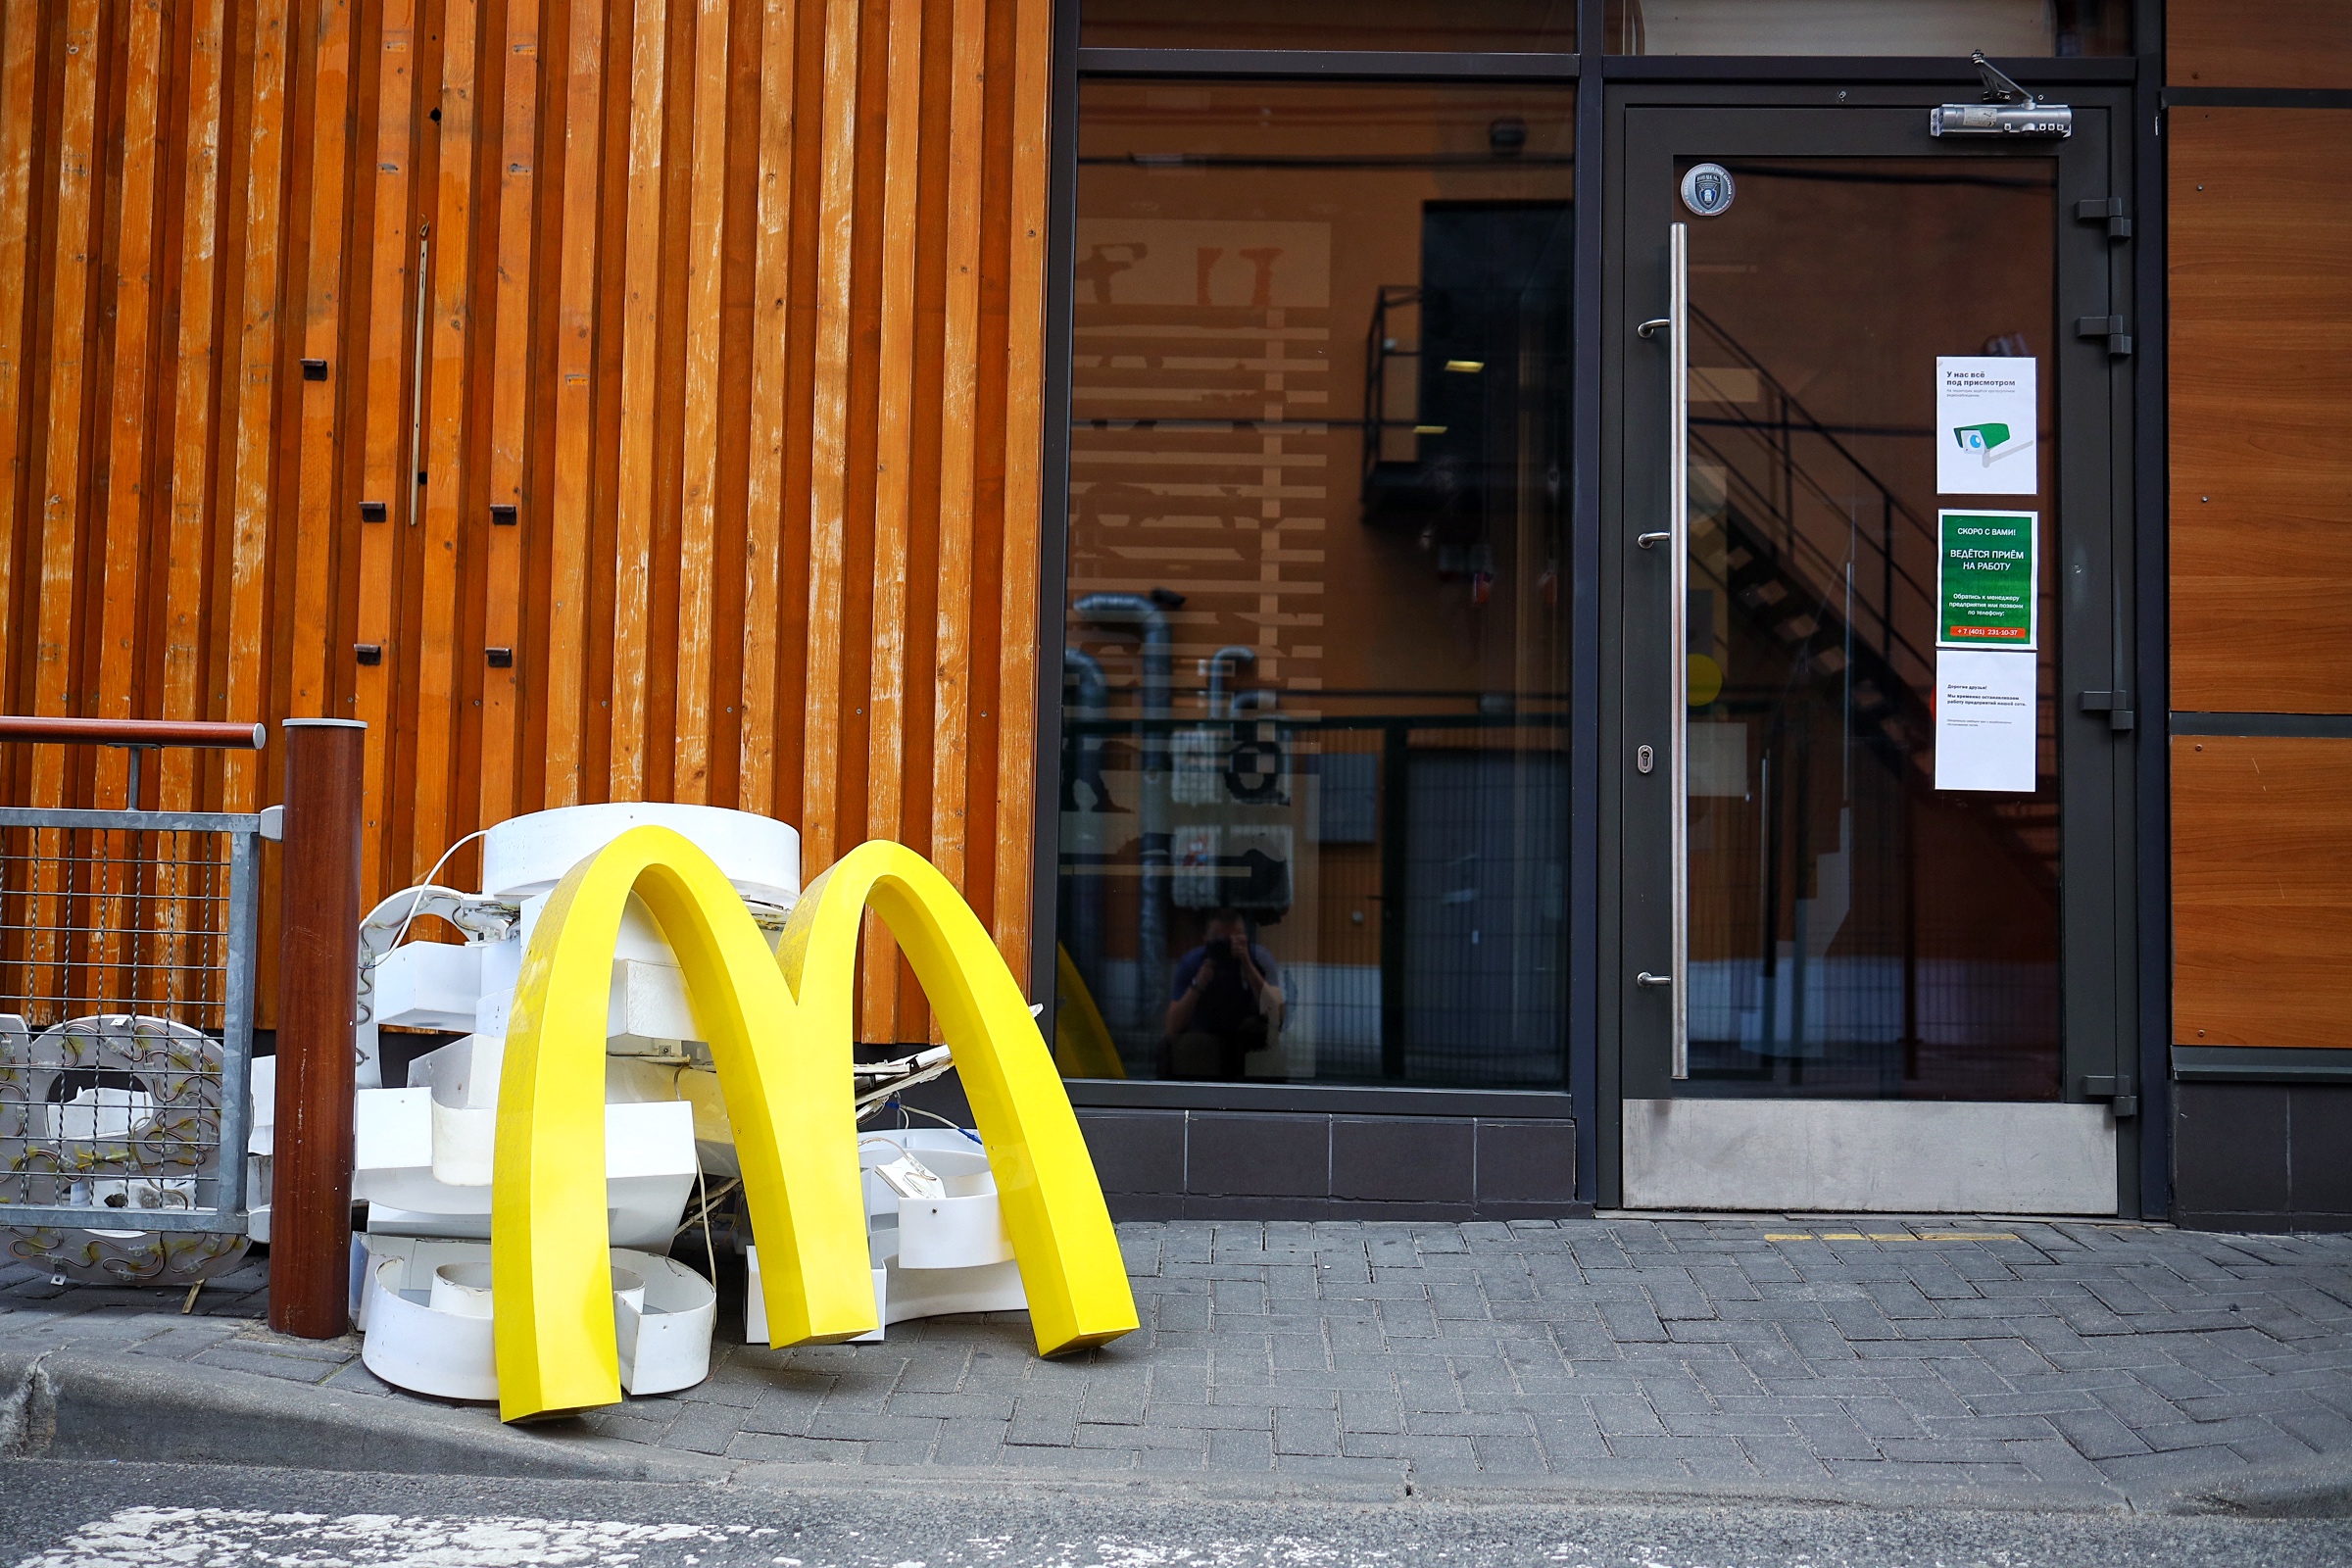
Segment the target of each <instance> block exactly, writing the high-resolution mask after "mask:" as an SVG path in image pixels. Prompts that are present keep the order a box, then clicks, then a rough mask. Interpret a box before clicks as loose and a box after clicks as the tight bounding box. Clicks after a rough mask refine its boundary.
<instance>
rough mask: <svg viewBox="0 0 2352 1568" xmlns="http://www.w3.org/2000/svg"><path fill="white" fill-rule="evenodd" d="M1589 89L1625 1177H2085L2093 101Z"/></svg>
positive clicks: (2096, 651)
mask: <svg viewBox="0 0 2352 1568" xmlns="http://www.w3.org/2000/svg"><path fill="white" fill-rule="evenodd" d="M1626 124H1627V135H1626V138H1625V144H1624V145H1625V163H1624V195H1623V209H1622V216H1623V227H1622V231H1621V232H1622V256H1621V261H1622V272H1621V274H1620V278H1621V299H1622V302H1623V305H1624V312H1623V314H1624V317H1625V322H1624V325H1625V331H1624V332H1623V334H1622V336H1623V337H1624V339H1625V341H1624V342H1623V343H1622V344H1621V345H1618V346H1617V347H1616V354H1617V356H1618V363H1619V367H1620V373H1619V380H1618V384H1619V385H1620V386H1621V387H1622V388H1623V390H1624V397H1623V400H1622V408H1621V411H1620V416H1619V432H1618V433H1619V434H1620V436H1621V441H1620V443H1619V445H1618V447H1617V455H1618V463H1619V470H1618V473H1617V475H1616V480H1617V482H1616V483H1615V485H1614V486H1613V487H1612V488H1613V494H1614V498H1615V500H1616V501H1617V502H1618V503H1619V509H1620V510H1618V511H1617V512H1616V513H1615V514H1614V515H1615V517H1616V518H1617V520H1618V524H1619V526H1618V528H1617V530H1616V531H1617V532H1618V534H1619V537H1618V538H1617V539H1615V540H1613V541H1610V543H1609V545H1608V546H1605V547H1604V548H1606V549H1609V550H1611V551H1612V553H1613V555H1614V557H1615V559H1616V561H1617V565H1618V572H1617V577H1618V588H1619V593H1618V596H1617V598H1618V604H1619V608H1620V613H1622V615H1623V624H1624V629H1625V635H1624V636H1623V637H1622V638H1619V639H1616V640H1615V645H1616V647H1617V648H1618V649H1619V650H1620V655H1619V669H1618V671H1617V673H1618V676H1619V679H1618V681H1617V683H1616V697H1617V703H1618V713H1619V715H1620V722H1619V724H1618V726H1617V728H1618V730H1619V738H1620V740H1621V742H1622V744H1621V745H1619V746H1618V747H1617V748H1616V751H1617V752H1618V753H1619V754H1621V759H1622V764H1623V765H1622V767H1621V768H1620V769H1619V770H1618V778H1617V780H1616V784H1617V787H1618V789H1619V791H1620V797H1619V798H1620V810H1619V813H1618V815H1619V820H1620V821H1621V823H1622V833H1623V837H1622V858H1621V863H1620V870H1619V877H1620V884H1621V889H1622V907H1623V910H1624V919H1623V925H1622V941H1623V948H1622V953H1621V960H1622V961H1621V962H1620V964H1619V968H1620V971H1621V974H1622V986H1621V989H1620V995H1619V997H1618V1005H1619V1007H1620V1008H1621V1019H1622V1026H1621V1030H1620V1039H1621V1041H1622V1054H1621V1059H1620V1063H1619V1070H1620V1074H1621V1079H1620V1082H1621V1089H1622V1096H1623V1106H1622V1110H1623V1114H1622V1119H1621V1123H1620V1128H1619V1131H1620V1142H1619V1148H1618V1153H1619V1170H1620V1174H1621V1178H1622V1183H1623V1188H1622V1194H1623V1201H1626V1202H1628V1203H1630V1204H1636V1205H1642V1206H1665V1207H1683V1206H1691V1207H1699V1206H1709V1207H1713V1206H1734V1207H1760V1208H1781V1209H1808V1208H1811V1209H1842V1208H1876V1209H1939V1210H1997V1211H2009V1212H2016V1211H2036V1212H2100V1213H2112V1212H2114V1211H2115V1210H2116V1207H2117V1201H2118V1200H2117V1195H2118V1191H2119V1188H2118V1169H2117V1159H2118V1154H2119V1141H2118V1137H2117V1127H2118V1125H2119V1124H2118V1122H2117V1120H2116V1110H2117V1109H2118V1108H2119V1102H2118V1101H2117V1100H2116V1099H2115V1097H2116V1095H2117V1094H2118V1092H2119V1091H2118V1088H2117V1085H2116V1082H2115V1074H2116V1062H2117V1060H2118V1050H2119V1047H2120V1045H2121V1043H2122V1042H2123V1041H2124V1040H2126V1039H2128V1038H2129V1035H2128V1031H2127V1027H2126V1026H2127V1022H2128V1020H2127V1019H2125V1018H2124V1017H2123V1016H2121V1005H2120V1003H2119V998H2120V997H2121V996H2122V995H2123V990H2122V987H2121V984H2120V979H2121V977H2120V975H2119V974H2118V972H2117V967H2118V964H2119V963H2120V961H2121V959H2120V956H2119V944H2118V943H2117V941H2116V940H2115V936H2116V920H2117V915H2118V911H2119V908H2120V906H2119V904H2118V902H2117V900H2118V897H2119V893H2120V889H2119V887H2118V877H2119V875H2120V870H2119V865H2118V860H2117V858H2116V856H2115V854H2114V853H2113V849H2112V846H2113V845H2114V843H2115V842H2116V829H2117V822H2116V819H2115V817H2116V811H2117V809H2118V806H2119V801H2120V797H2119V796H2118V794H2117V791H2118V789H2119V787H2120V784H2121V775H2120V772H2119V769H2120V767H2121V757H2120V755H2119V754H2120V753H2121V752H2122V750H2123V748H2121V747H2120V746H2118V745H2117V744H2116V743H2115V741H2114V740H2113V739H2112V737H2113V735H2114V734H2115V733H2116V730H2115V727H2114V726H2115V723H2116V713H2117V712H2118V711H2121V710H2122V709H2124V708H2125V707H2127V706H2128V698H2126V699H2123V700H2119V699H2118V698H2117V697H2116V696H2115V695H2114V694H2115V693H2117V692H2118V691H2119V690H2120V689H2121V686H2122V677H2121V675H2120V673H2119V662H2120V660H2121V657H2122V650H2123V647H2124V644H2123V641H2122V638H2121V635H2120V633H2121V627H2120V625H2119V623H2118V616H2119V615H2120V613H2121V603H2120V596H2121V582H2122V578H2121V576H2120V574H2119V564H2118V562H2117V561H2116V559H2115V552H2114V545H2115V539H2116V535H2117V530H2116V529H2115V528H2114V526H2113V525H2112V519H2113V517H2114V516H2116V515H2119V512H2118V500H2119V498H2118V496H2117V495H2116V493H2115V492H2116V488H2117V487H2116V484H2115V483H2114V473H2113V468H2114V463H2113V454H2114V452H2115V451H2116V448H2117V440H2118V432H2119V429H2120V428H2121V427H2122V422H2121V421H2119V419H2118V417H2117V413H2116V410H2117V407H2118V398H2119V397H2120V392H2119V391H2118V388H2120V385H2121V383H2122V380H2123V376H2122V372H2121V369H2120V368H2116V367H2121V366H2124V365H2126V364H2128V361H2126V360H2123V359H2122V358H2120V357H2119V356H2118V354H2117V353H2116V352H2115V350H2116V349H2118V348H2119V347H2121V344H2120V343H2119V342H2118V341H2117V339H2116V338H2115V337H2114V335H2112V334H2110V333H2108V332H2106V330H2105V329H2106V328H2107V327H2109V326H2112V325H2114V324H2115V323H2113V322H2110V321H2107V320H2106V318H2108V317H2110V316H2113V315H2116V314H2119V310H2118V307H2117V306H2115V305H2114V304H2113V303H2112V299H2111V287H2110V274H2111V272H2112V273H2113V275H2114V276H2115V277H2116V278H2119V279H2120V278H2121V276H2122V275H2123V274H2122V272H2121V270H2120V264H2119V260H2118V259H2117V258H2113V257H2111V256H2110V254H2109V251H2110V240H2109V237H2108V234H2107V232H2106V229H2105V227H2104V226H2097V225H2093V224H2091V223H2089V222H2086V221H2077V209H2078V206H2079V205H2080V204H2082V203H2084V202H2093V201H2095V199H2098V198H2103V197H2105V195H2106V194H2107V191H2108V187H2109V183H2110V178H2111V171H2110V170H2109V169H2108V167H2107V164H2106V158H2105V136H2104V134H2103V131H2104V126H2105V120H2104V117H2103V116H2102V115H2099V114H2097V113H2084V112H2082V111H2081V110H2079V111H2078V115H2077V127H2078V128H2077V129H2076V132H2075V134H2074V135H2073V136H2072V137H2071V138H2068V139H2065V140H2049V141H2024V140H1999V141H1993V142H1991V143H1989V144H1987V143H1985V142H1981V141H1980V142H1973V143H1971V142H1963V141H1960V140H1958V139H1957V138H1954V139H1949V140H1940V141H1939V140H1937V139H1935V138H1932V137H1931V136H1930V135H1929V133H1928V114H1927V110H1926V108H1925V107H1905V108H1891V107H1889V108H1867V109H1827V108H1801V109H1800V108H1789V109H1748V110H1728V109H1697V108H1666V107H1661V108H1633V109H1629V110H1628V111H1627V113H1626ZM2086 332H2097V333H2099V334H2100V335H2097V336H2088V335H2085V333H2086ZM2125 1092H2126V1093H2127V1095H2128V1085H2127V1086H2125ZM2120 1108H2121V1109H2123V1110H2124V1111H2125V1112H2126V1113H2127V1120H2128V1119H2129V1117H2128V1113H2129V1111H2130V1109H2131V1101H2130V1100H2129V1098H2126V1099H2124V1100H2123V1101H2121V1102H2120Z"/></svg>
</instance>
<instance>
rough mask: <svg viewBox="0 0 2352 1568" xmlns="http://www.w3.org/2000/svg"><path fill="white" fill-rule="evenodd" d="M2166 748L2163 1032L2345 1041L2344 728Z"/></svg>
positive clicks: (2275, 1042)
mask: <svg viewBox="0 0 2352 1568" xmlns="http://www.w3.org/2000/svg"><path fill="white" fill-rule="evenodd" d="M2172 756H2173V953H2174V957H2173V1038H2174V1039H2175V1040H2176V1041H2178V1042H2180V1044H2182V1045H2192V1046H2332V1047H2352V962H2346V961H2345V954H2346V953H2347V952H2352V812H2348V811H2346V810H2345V801H2346V797H2347V787H2346V780H2348V779H2352V740H2279V739H2255V738H2245V737H2215V736H2206V737H2201V738H2191V737H2188V736H2178V737H2175V739H2174V741H2173V743H2172Z"/></svg>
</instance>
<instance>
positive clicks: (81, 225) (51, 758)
mask: <svg viewBox="0 0 2352 1568" xmlns="http://www.w3.org/2000/svg"><path fill="white" fill-rule="evenodd" d="M103 20H104V17H103V13H102V11H101V8H100V6H99V4H98V0H73V4H71V5H69V6H68V7H67V9H66V25H65V52H66V57H65V82H64V93H63V98H62V101H61V104H60V109H59V116H58V129H57V141H56V144H55V145H56V152H55V155H54V156H55V158H56V170H57V205H56V208H55V213H56V218H55V221H56V224H57V229H56V237H55V240H54V242H53V246H52V250H53V261H52V264H51V269H52V270H51V277H50V282H49V293H50V310H51V312H52V315H51V319H50V326H49V404H48V407H47V409H45V410H42V411H39V416H38V417H45V418H46V420H47V422H48V426H49V442H48V452H47V454H46V457H45V461H44V463H43V466H42V472H41V489H42V492H43V494H42V496H41V532H40V538H39V550H40V566H39V575H38V577H37V579H36V584H35V586H36V591H37V592H38V594H39V596H40V600H39V605H38V608H37V609H36V610H35V612H34V615H33V624H34V637H35V641H34V644H33V711H35V712H39V713H64V712H68V711H72V710H73V709H74V708H77V707H78V706H79V705H78V703H77V702H76V701H75V699H76V697H77V696H78V694H77V693H75V692H74V691H73V643H74V640H75V632H76V631H77V629H78V628H77V627H76V626H75V625H74V621H73V610H74V607H75V604H76V602H77V600H78V599H79V597H80V596H79V594H78V592H77V591H76V583H75V576H76V566H77V565H78V563H79V557H80V545H81V540H80V529H81V521H82V514H83V511H84V509H85V508H86V507H87V506H88V504H89V494H88V472H87V468H88V464H89V454H88V452H87V450H86V447H85V436H86V434H87V431H86V429H85V421H86V420H87V418H88V411H87V410H86V409H85V408H84V404H85V403H86V402H87V400H88V392H89V382H90V378H91V377H92V375H93V374H94V373H95V372H96V370H97V367H96V366H95V365H93V364H92V363H91V360H90V352H91V348H92V346H93V345H92V339H93V337H94V335H95V334H94V333H93V331H92V329H91V327H92V323H91V322H90V319H89V306H90V296H91V293H92V291H93V289H94V288H95V286H96V282H97V276H96V274H97V270H98V255H97V253H98V232H97V224H96V207H97V183H98V160H97V148H96V145H95V138H96V135H97V117H98V73H99V64H100V61H99V28H100V25H101V24H102V22H103ZM85 678H86V677H85ZM32 757H33V763H32V800H33V803H34V804H35V805H38V806H62V805H64V804H66V791H67V789H68V787H69V786H68V781H67V776H66V775H67V765H68V758H67V755H66V748H64V747H62V746H36V747H34V748H33V751H32ZM34 842H35V846H36V848H35V850H34V854H35V855H36V856H37V857H38V858H37V859H36V860H35V861H34V866H33V874H32V882H33V905H32V916H31V922H30V923H31V926H32V932H31V942H30V950H31V952H30V956H31V957H32V962H33V967H32V974H31V979H30V984H29V986H28V988H27V989H28V990H29V991H30V993H31V995H33V996H35V997H44V996H56V995H58V994H59V986H60V984H61V982H62V981H63V979H64V973H63V972H61V970H60V968H59V967H58V966H59V964H60V963H61V962H63V963H65V964H72V963H73V961H74V960H75V959H76V958H77V957H78V955H77V954H76V953H75V952H73V950H72V948H71V946H70V939H67V941H65V942H61V940H60V932H61V929H62V928H64V927H67V926H71V925H73V924H77V923H84V922H81V921H78V920H77V919H76V918H75V917H74V916H73V910H72V908H71V906H70V905H66V906H63V907H61V904H60V900H61V898H63V899H68V900H70V899H72V897H73V893H74V892H75V891H77V890H76V889H74V888H73V886H72V881H73V879H72V877H71V875H70V870H69V867H68V866H67V864H66V863H65V861H64V859H63V857H64V856H66V855H68V854H70V853H71V852H70V850H69V849H68V847H67V845H66V842H65V840H64V839H63V837H62V836H61V835H59V834H56V833H53V832H43V833H40V834H38V835H36V837H35V840H34Z"/></svg>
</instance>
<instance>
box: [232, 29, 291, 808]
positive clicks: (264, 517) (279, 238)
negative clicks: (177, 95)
mask: <svg viewBox="0 0 2352 1568" xmlns="http://www.w3.org/2000/svg"><path fill="white" fill-rule="evenodd" d="M291 33H292V28H291V26H290V25H289V23H288V18H287V15H286V0H258V4H257V5H256V7H255V11H254V23H253V97H252V100H251V104H250V107H249V109H248V111H247V130H246V135H245V156H246V160H247V162H246V186H245V257H244V268H243V276H242V279H241V281H242V288H241V290H240V297H241V309H242V319H241V324H240V328H239V342H238V347H237V381H236V411H237V412H236V419H237V423H236V456H235V459H234V463H235V467H234V468H233V470H232V477H231V479H230V491H229V559H228V574H229V582H228V672H227V682H226V685H227V691H228V699H227V707H226V709H225V711H224V712H223V713H222V715H221V716H223V717H225V718H231V719H237V720H245V719H259V718H262V717H263V716H264V715H265V712H266V709H265V706H264V705H265V700H266V695H267V686H266V680H267V677H268V673H269V660H270V650H269V641H268V627H267V625H266V624H265V619H264V611H265V609H266V598H267V592H266V591H267V587H268V584H267V583H266V581H265V580H264V579H265V574H266V572H267V570H268V566H269V561H268V554H269V547H270V505H271V503H272V501H273V500H274V499H275V497H274V494H273V492H274V490H275V488H276V487H275V485H274V484H273V483H272V478H273V475H272V471H271V470H272V468H273V467H274V466H275V464H274V460H275V457H276V452H275V448H276V445H277V408H278V396H277V393H278V387H277V375H278V361H279V358H280V353H279V345H278V327H279V319H278V294H279V282H280V271H281V261H282V257H281V252H282V249H283V244H284V227H285V223H284V219H285V174H286V74H287V64H288V58H287V57H288V54H289V52H290V50H291V48H292V37H291ZM260 792H261V758H260V757H259V756H256V755H254V754H250V753H235V752H231V753H227V754H225V755H224V756H223V758H222V760H221V795H222V799H223V804H224V805H225V806H226V808H227V809H229V810H232V811H250V810H252V809H254V807H255V806H256V805H258V804H259V799H260Z"/></svg>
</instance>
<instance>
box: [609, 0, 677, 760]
mask: <svg viewBox="0 0 2352 1568" xmlns="http://www.w3.org/2000/svg"><path fill="white" fill-rule="evenodd" d="M668 3H669V0H637V17H636V36H635V38H634V40H633V42H632V45H631V48H630V59H629V195H628V239H627V249H626V256H625V259H624V261H623V263H622V265H623V266H624V267H625V268H626V269H627V271H626V273H625V276H624V280H623V283H622V290H623V296H622V305H621V319H620V331H621V349H620V473H619V478H618V490H619V494H618V496H617V497H615V502H616V505H615V506H614V509H613V760H612V764H611V775H612V777H611V787H610V791H609V793H608V795H607V799H609V800H614V801H641V800H643V799H645V774H646V755H645V753H646V733H645V725H646V707H647V705H646V692H645V685H646V680H647V678H648V676H649V675H650V674H651V670H650V669H649V667H648V659H647V654H648V651H649V650H648V640H649V638H650V637H651V635H652V626H653V603H652V600H653V549H654V467H655V453H654V439H655V428H654V427H655V420H656V417H657V413H658V404H659V402H660V395H661V394H660V386H659V384H658V372H659V367H658V365H657V364H656V362H655V356H656V350H657V349H658V348H659V346H660V339H661V330H662V323H661V300H662V142H663V139H664V137H663V132H664V130H665V129H666V127H667V123H668V118H669V117H668V106H667V94H668V77H669V16H668Z"/></svg>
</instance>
